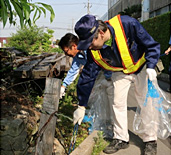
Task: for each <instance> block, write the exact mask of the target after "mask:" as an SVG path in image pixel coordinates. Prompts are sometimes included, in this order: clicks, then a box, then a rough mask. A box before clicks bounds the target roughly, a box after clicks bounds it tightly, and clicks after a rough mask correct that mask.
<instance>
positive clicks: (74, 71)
mask: <svg viewBox="0 0 171 155" xmlns="http://www.w3.org/2000/svg"><path fill="white" fill-rule="evenodd" d="M80 65H81V64H80V63H79V62H78V61H77V59H75V58H73V62H72V65H71V68H70V70H69V71H68V73H67V76H66V77H65V79H64V80H63V84H62V85H63V86H65V87H67V86H68V85H70V84H71V83H72V82H73V81H74V80H75V79H76V77H77V75H78V72H79V69H80Z"/></svg>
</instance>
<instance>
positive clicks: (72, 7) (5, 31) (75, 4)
mask: <svg viewBox="0 0 171 155" xmlns="http://www.w3.org/2000/svg"><path fill="white" fill-rule="evenodd" d="M32 2H42V3H46V4H49V5H51V6H52V7H53V9H54V12H55V19H54V21H53V23H50V19H49V13H48V12H47V15H46V18H44V15H43V13H42V16H41V18H40V19H39V20H38V21H37V22H36V24H37V25H38V26H39V27H48V28H50V29H52V30H54V31H55V32H54V36H55V39H60V38H61V37H62V36H63V35H64V34H65V33H67V32H73V33H74V30H73V28H74V25H75V23H76V22H77V21H78V20H79V19H80V18H81V17H82V16H83V15H85V14H87V12H88V9H87V8H88V0H60V1H59V0H32ZM89 3H90V7H89V11H90V14H93V15H96V16H97V18H100V17H102V16H103V15H104V14H105V13H106V12H107V9H108V0H89ZM0 29H1V30H0V37H10V35H11V34H12V33H15V32H16V27H14V26H10V25H9V24H7V25H6V26H5V28H3V26H2V23H0Z"/></svg>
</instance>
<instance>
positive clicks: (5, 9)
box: [0, 0, 55, 28]
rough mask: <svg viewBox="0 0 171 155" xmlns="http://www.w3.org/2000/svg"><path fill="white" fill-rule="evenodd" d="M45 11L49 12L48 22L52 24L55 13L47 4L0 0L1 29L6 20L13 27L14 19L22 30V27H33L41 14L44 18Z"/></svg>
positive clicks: (26, 0) (27, 0) (25, 0)
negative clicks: (17, 18)
mask: <svg viewBox="0 0 171 155" xmlns="http://www.w3.org/2000/svg"><path fill="white" fill-rule="evenodd" d="M46 10H48V11H49V12H50V14H51V16H50V22H52V21H53V19H54V17H55V13H54V11H53V8H52V7H51V6H50V5H48V4H45V3H40V2H36V3H31V0H15V1H14V0H0V21H2V22H3V27H5V25H6V22H7V20H9V23H10V24H13V25H15V24H16V18H15V17H19V19H20V26H21V28H23V27H24V25H29V26H31V25H34V24H35V22H36V21H37V20H38V19H39V18H40V16H41V14H42V12H43V13H44V15H45V16H46ZM31 13H34V16H33V19H32V20H31V19H30V18H31V17H30V15H31Z"/></svg>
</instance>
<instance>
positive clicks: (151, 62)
mask: <svg viewBox="0 0 171 155" xmlns="http://www.w3.org/2000/svg"><path fill="white" fill-rule="evenodd" d="M132 28H133V31H134V34H135V36H134V37H135V41H136V42H137V44H139V45H141V46H143V47H144V49H145V59H146V65H147V68H152V69H154V68H155V66H156V64H157V62H158V59H159V57H160V44H159V43H158V42H156V41H155V40H154V39H153V38H152V37H151V36H150V35H149V34H148V32H147V31H146V30H145V29H144V28H143V26H142V25H141V24H140V23H139V22H138V21H137V20H136V19H133V22H132Z"/></svg>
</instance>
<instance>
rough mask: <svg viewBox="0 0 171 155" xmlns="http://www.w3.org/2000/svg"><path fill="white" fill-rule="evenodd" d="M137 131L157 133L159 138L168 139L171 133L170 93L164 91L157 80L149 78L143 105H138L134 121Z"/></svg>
mask: <svg viewBox="0 0 171 155" xmlns="http://www.w3.org/2000/svg"><path fill="white" fill-rule="evenodd" d="M133 128H134V131H135V132H137V133H148V134H149V133H150V132H153V133H154V132H155V133H157V136H158V138H161V139H166V138H167V137H169V136H170V135H171V101H170V94H169V96H167V94H166V93H165V92H164V91H162V90H161V89H160V88H159V86H158V84H157V81H155V82H153V83H152V82H151V81H150V80H148V92H147V95H146V99H145V102H144V103H143V105H140V106H138V107H137V110H136V114H135V117H134V122H133Z"/></svg>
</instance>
